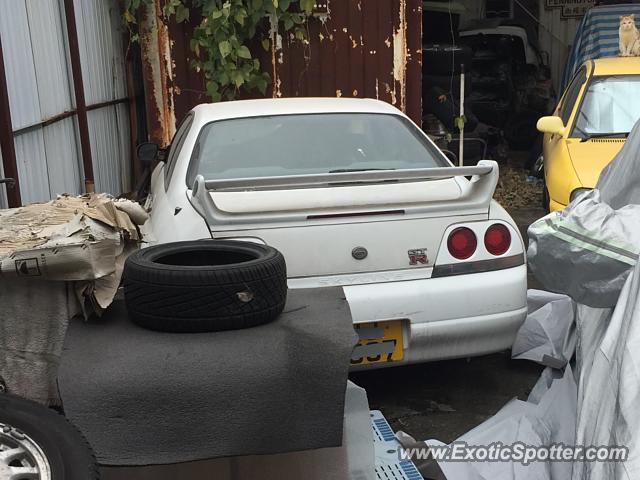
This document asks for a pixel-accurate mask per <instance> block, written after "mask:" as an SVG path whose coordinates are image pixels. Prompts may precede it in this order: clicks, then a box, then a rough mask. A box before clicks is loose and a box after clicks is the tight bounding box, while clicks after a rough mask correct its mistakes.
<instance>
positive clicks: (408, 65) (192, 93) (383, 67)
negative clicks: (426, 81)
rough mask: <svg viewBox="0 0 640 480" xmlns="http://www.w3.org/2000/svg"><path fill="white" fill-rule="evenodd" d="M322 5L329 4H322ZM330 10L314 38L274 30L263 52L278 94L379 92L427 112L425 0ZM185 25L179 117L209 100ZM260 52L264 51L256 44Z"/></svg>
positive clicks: (369, 2) (173, 31)
mask: <svg viewBox="0 0 640 480" xmlns="http://www.w3.org/2000/svg"><path fill="white" fill-rule="evenodd" d="M323 3H324V2H323ZM328 4H329V5H328V9H329V14H328V15H327V16H326V17H323V16H319V17H316V18H313V19H311V20H310V21H309V42H308V43H305V44H304V45H302V44H301V43H300V42H298V41H293V40H292V39H291V38H290V37H288V36H286V37H285V38H281V37H280V36H278V37H276V36H275V34H274V36H273V41H272V45H273V51H271V52H268V53H266V54H265V53H264V52H262V55H263V56H262V58H261V62H262V64H263V65H267V66H268V67H267V68H268V71H269V72H270V74H271V77H272V80H273V83H272V85H271V88H270V91H269V92H268V95H272V96H274V97H280V96H282V97H299V96H328V97H336V96H338V97H340V96H342V97H367V98H378V99H380V100H384V101H386V102H388V103H391V104H393V105H395V106H396V107H398V108H399V109H401V110H403V111H405V112H406V113H407V114H408V115H409V116H410V117H411V118H412V119H413V120H414V121H416V122H418V123H420V122H421V117H422V91H421V90H422V67H421V62H422V0H329V1H328ZM189 32H190V29H189V27H188V26H185V25H182V24H181V25H174V24H172V25H170V36H171V40H172V45H173V46H172V50H171V54H172V55H171V56H172V59H173V72H174V75H175V78H174V79H173V88H174V92H173V98H174V100H175V112H176V117H177V118H178V119H180V118H182V117H183V116H184V115H185V114H186V112H187V111H188V110H189V109H191V108H192V107H193V106H194V105H195V104H197V103H200V102H202V101H206V98H205V97H203V96H202V95H200V94H199V92H202V91H203V90H204V88H203V87H202V80H201V78H198V76H197V75H196V74H195V72H194V71H193V69H191V67H190V66H189V61H190V57H191V52H190V51H189V42H188V40H186V39H188V35H189ZM254 50H255V53H256V54H259V53H260V51H261V50H262V49H261V48H260V47H258V48H256V49H254Z"/></svg>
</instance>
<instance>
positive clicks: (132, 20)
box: [122, 10, 136, 23]
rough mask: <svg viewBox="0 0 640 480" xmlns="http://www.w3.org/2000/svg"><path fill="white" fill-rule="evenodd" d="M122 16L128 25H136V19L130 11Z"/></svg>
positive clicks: (126, 11)
mask: <svg viewBox="0 0 640 480" xmlns="http://www.w3.org/2000/svg"><path fill="white" fill-rule="evenodd" d="M122 16H123V17H124V21H125V22H127V23H136V17H134V16H133V15H132V14H131V12H130V11H129V10H125V11H124V13H123V14H122Z"/></svg>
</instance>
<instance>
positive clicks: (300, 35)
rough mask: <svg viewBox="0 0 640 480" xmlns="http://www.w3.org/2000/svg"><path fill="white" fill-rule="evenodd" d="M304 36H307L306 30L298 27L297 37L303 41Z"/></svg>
mask: <svg viewBox="0 0 640 480" xmlns="http://www.w3.org/2000/svg"><path fill="white" fill-rule="evenodd" d="M304 37H305V34H304V30H300V29H297V30H296V39H297V40H300V41H302V40H304Z"/></svg>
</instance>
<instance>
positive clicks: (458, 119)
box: [453, 115, 467, 130]
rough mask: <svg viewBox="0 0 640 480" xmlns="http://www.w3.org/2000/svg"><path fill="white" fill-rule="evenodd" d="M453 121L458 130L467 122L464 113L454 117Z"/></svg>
mask: <svg viewBox="0 0 640 480" xmlns="http://www.w3.org/2000/svg"><path fill="white" fill-rule="evenodd" d="M453 123H454V125H455V126H456V128H457V129H458V130H462V129H463V128H464V124H465V123H467V118H466V117H465V116H464V115H463V116H461V117H456V118H454V120H453Z"/></svg>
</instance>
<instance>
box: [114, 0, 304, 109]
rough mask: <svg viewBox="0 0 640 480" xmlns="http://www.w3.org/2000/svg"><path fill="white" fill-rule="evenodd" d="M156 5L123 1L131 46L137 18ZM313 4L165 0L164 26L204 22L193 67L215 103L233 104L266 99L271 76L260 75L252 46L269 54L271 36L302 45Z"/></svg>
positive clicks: (149, 0) (298, 0)
mask: <svg viewBox="0 0 640 480" xmlns="http://www.w3.org/2000/svg"><path fill="white" fill-rule="evenodd" d="M153 3H154V0H125V1H124V11H123V20H124V22H125V25H126V26H127V27H128V29H129V32H130V38H131V40H132V41H137V40H138V34H137V28H136V24H137V19H136V17H137V14H138V12H139V11H140V8H141V7H143V6H145V5H151V4H153ZM314 3H315V0H163V4H162V5H163V14H164V17H165V20H169V19H175V21H176V22H178V23H181V22H185V21H189V19H190V18H192V17H193V18H198V19H200V23H199V24H198V25H195V28H194V31H193V38H191V39H190V48H191V50H192V51H193V53H194V54H195V58H194V60H192V62H191V67H192V68H193V69H195V70H196V71H198V72H202V73H203V74H204V78H205V81H206V89H207V94H208V95H209V97H211V100H212V101H214V102H217V101H221V100H233V99H235V98H237V97H238V95H239V94H240V93H241V91H246V92H253V91H259V92H260V93H262V94H263V95H264V94H265V93H266V90H267V86H268V85H269V82H270V79H271V78H270V75H269V73H268V72H266V71H263V70H262V69H261V65H260V61H259V60H258V59H257V58H255V56H254V55H253V54H252V52H251V50H250V49H249V45H255V44H257V43H258V42H256V41H255V40H256V39H258V40H260V42H259V44H261V45H262V47H263V48H264V49H265V50H267V51H268V50H269V49H270V48H271V41H272V40H271V34H270V33H271V30H272V26H275V27H276V28H277V29H278V31H279V32H287V33H290V34H292V35H293V37H294V38H296V39H297V40H300V41H304V40H305V39H306V37H307V28H306V27H307V25H306V23H307V21H308V19H309V17H310V16H311V14H312V12H313V6H314Z"/></svg>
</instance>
